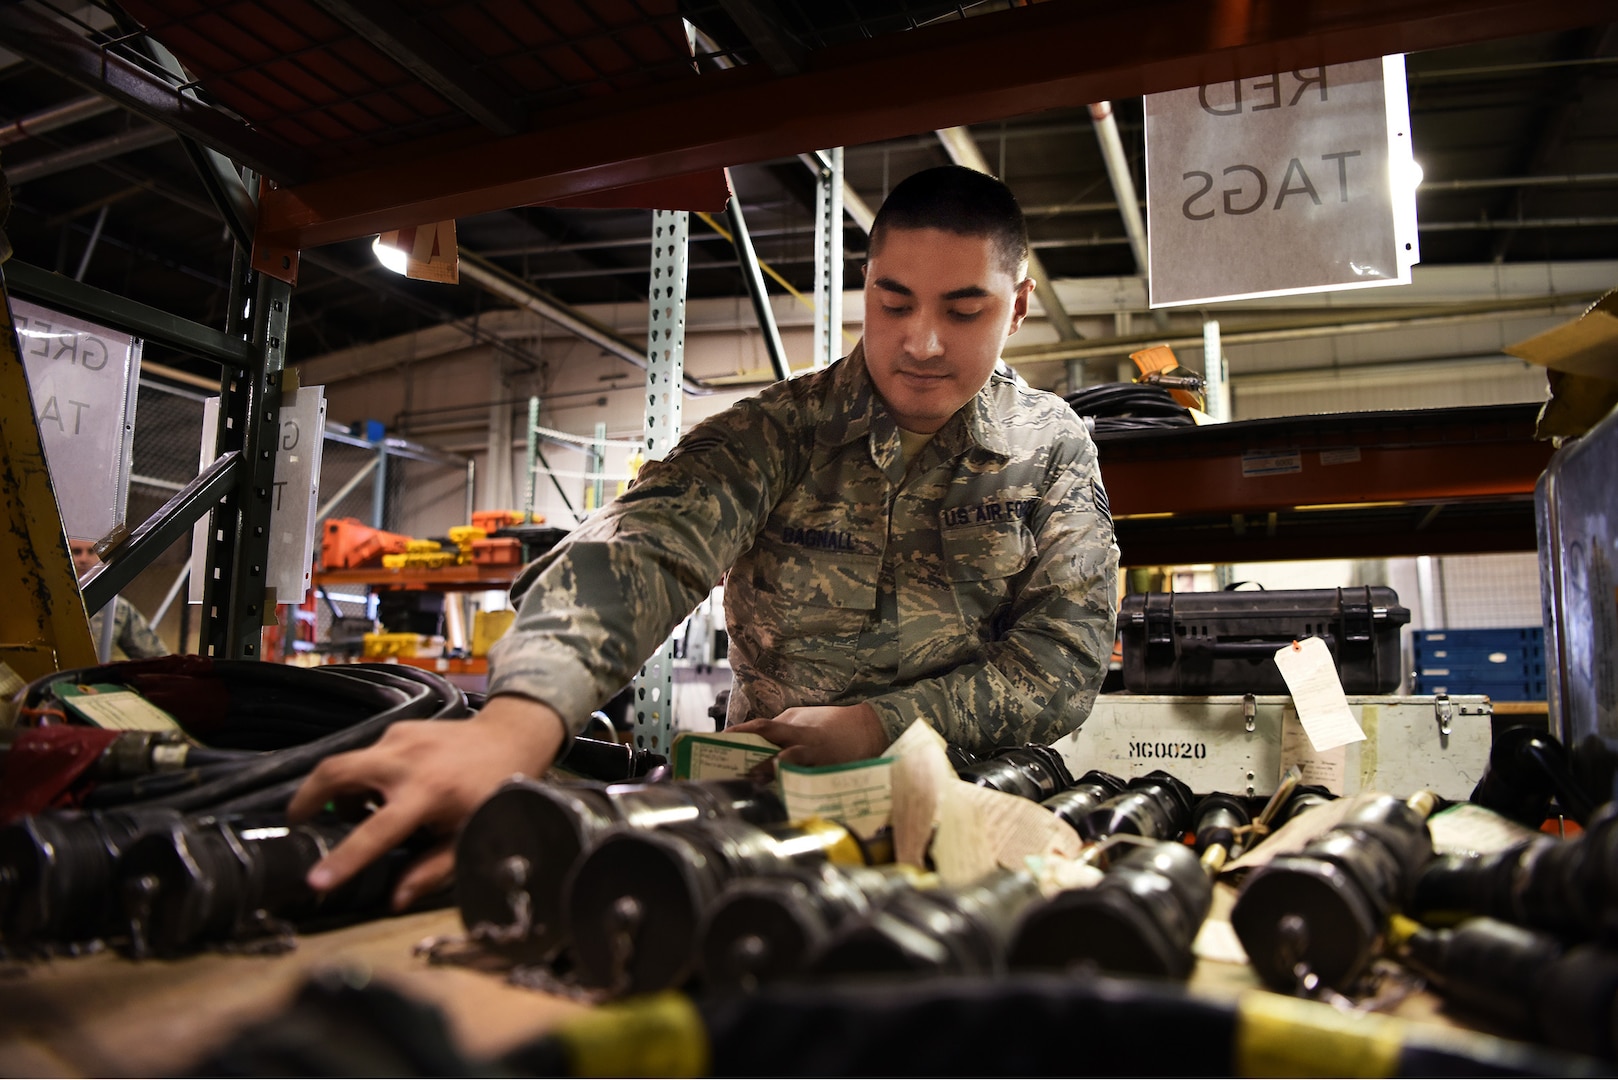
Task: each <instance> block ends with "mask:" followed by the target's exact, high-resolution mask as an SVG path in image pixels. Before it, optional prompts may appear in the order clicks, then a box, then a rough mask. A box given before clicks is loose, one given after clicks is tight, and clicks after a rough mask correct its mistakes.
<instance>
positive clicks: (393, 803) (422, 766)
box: [287, 695, 566, 908]
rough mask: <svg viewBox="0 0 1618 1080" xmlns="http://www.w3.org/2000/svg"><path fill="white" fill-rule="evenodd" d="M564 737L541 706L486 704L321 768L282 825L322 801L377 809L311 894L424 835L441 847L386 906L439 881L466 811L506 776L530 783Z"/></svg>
mask: <svg viewBox="0 0 1618 1080" xmlns="http://www.w3.org/2000/svg"><path fill="white" fill-rule="evenodd" d="M565 734H566V728H565V726H564V725H563V723H562V718H561V717H560V716H558V715H557V714H556V713H555V711H553V710H552V709H551V708H550V707H549V706H546V705H542V704H540V703H539V702H537V701H532V700H530V699H528V698H523V697H515V696H509V695H508V696H501V697H496V698H491V699H490V701H489V703H488V704H487V705H486V706H484V708H483V711H482V712H480V713H478V714H477V715H476V716H473V717H471V718H470V719H468V720H464V721H460V722H457V723H448V722H445V721H442V720H405V721H401V722H399V723H397V724H394V725H393V726H392V727H390V728H388V730H387V731H386V732H385V733H384V734H383V736H382V738H380V739H378V740H377V742H376V745H374V746H370V747H367V748H366V749H364V750H355V751H352V752H350V753H347V754H338V755H336V756H335V757H330V758H327V759H326V760H325V761H323V762H321V763H320V764H319V765H318V766H317V767H316V768H315V770H314V772H312V773H310V774H309V779H307V780H305V781H304V783H303V786H302V787H300V788H299V789H298V792H297V794H296V795H294V796H293V797H292V802H291V804H290V805H289V806H288V807H287V817H288V818H290V819H291V820H293V821H303V820H306V819H307V818H309V817H312V816H313V815H314V814H315V813H316V812H318V811H319V810H320V808H321V807H323V806H325V805H326V803H328V802H330V801H331V800H332V798H334V797H336V796H340V795H355V794H374V795H378V796H380V797H381V802H382V806H381V807H380V808H378V809H377V810H376V811H375V812H374V813H372V814H371V815H370V816H369V817H367V818H366V819H365V820H364V821H362V822H360V824H359V825H357V826H355V828H354V831H353V832H351V833H349V835H348V837H347V838H346V839H345V840H344V841H343V842H342V843H341V844H339V845H337V847H336V848H334V849H333V850H332V852H331V854H329V855H327V856H326V857H325V858H324V859H322V860H321V861H320V862H318V863H317V864H315V866H314V868H313V869H311V870H310V871H309V886H310V888H312V889H314V890H316V891H317V892H326V891H327V890H329V889H333V888H335V887H337V886H338V885H341V884H342V883H343V882H345V881H347V880H348V879H349V878H351V877H353V876H354V874H355V873H357V872H358V871H359V870H360V869H361V868H362V867H364V866H365V865H367V864H368V863H370V862H371V861H373V860H374V859H377V858H378V857H380V856H381V855H382V854H383V853H384V852H386V851H388V850H390V849H392V848H394V847H397V846H398V845H399V844H400V843H401V842H403V841H404V839H405V838H406V837H408V836H409V835H410V834H411V833H413V832H415V831H416V830H417V829H418V828H421V827H422V826H426V827H427V828H430V829H432V830H433V831H435V832H438V833H441V834H443V835H444V836H445V837H446V839H445V840H444V842H443V843H442V844H440V845H438V846H437V847H435V848H434V849H433V850H432V851H431V852H430V853H429V854H427V855H425V856H423V857H422V858H421V859H420V860H418V861H417V863H416V864H415V865H414V866H413V867H411V868H410V870H409V871H408V872H407V873H406V874H405V876H404V877H403V878H402V879H400V881H399V885H398V888H397V889H395V890H394V894H393V906H394V907H395V908H404V907H407V906H408V905H409V904H410V903H411V901H413V900H415V899H416V898H417V897H418V896H421V895H422V894H424V893H427V892H431V891H432V890H433V889H435V888H437V887H439V886H440V885H442V884H443V883H444V882H446V881H448V880H449V876H450V873H451V872H452V871H453V870H454V868H455V850H454V846H453V844H454V835H455V830H456V829H458V828H459V827H460V826H461V823H462V822H464V821H465V820H466V819H467V817H469V816H470V815H471V813H472V811H473V810H475V809H477V808H478V806H480V805H481V804H482V803H483V801H484V800H485V799H487V798H488V797H489V796H490V795H492V794H494V791H495V789H496V788H498V787H499V786H500V785H501V784H502V783H504V782H505V781H506V780H507V779H509V778H510V777H511V776H512V775H514V774H516V773H523V774H525V775H528V776H539V775H541V774H542V773H544V771H545V770H546V769H548V768H550V765H551V762H552V761H553V760H555V758H556V753H557V751H558V750H559V749H560V748H561V746H562V741H563V739H564V737H565Z"/></svg>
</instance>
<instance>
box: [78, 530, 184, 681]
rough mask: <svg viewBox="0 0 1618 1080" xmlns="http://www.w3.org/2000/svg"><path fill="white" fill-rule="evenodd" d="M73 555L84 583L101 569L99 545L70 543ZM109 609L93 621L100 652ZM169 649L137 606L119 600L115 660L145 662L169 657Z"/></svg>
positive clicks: (92, 631) (115, 607)
mask: <svg viewBox="0 0 1618 1080" xmlns="http://www.w3.org/2000/svg"><path fill="white" fill-rule="evenodd" d="M68 547H69V548H71V549H72V551H73V572H74V573H76V574H78V575H79V579H80V580H81V581H82V580H83V579H84V575H85V574H88V573H89V572H90V571H91V570H94V569H95V568H96V567H98V566H100V565H101V556H99V555H97V554H96V551H95V544H93V543H92V542H90V541H89V540H69V541H68ZM106 616H107V612H106V609H105V608H103V609H102V610H100V611H98V612H96V613H95V614H93V615H92V616H91V617H90V640H91V641H93V642H95V643H96V646H97V647H98V648H99V647H100V644H101V634H102V627H103V625H104V622H105V620H106ZM168 654H169V647H168V646H167V645H165V644H163V639H162V638H160V637H158V636H157V631H155V630H153V629H152V625H151V623H148V622H147V621H146V616H144V615H142V614H141V613H140V612H139V611H136V610H135V605H134V604H131V603H130V602H129V601H128V600H125V599H124V598H123V597H121V596H119V597H116V598H114V600H113V602H112V656H111V657H109V658H108V659H111V660H144V659H146V658H147V657H149V656H167V655H168Z"/></svg>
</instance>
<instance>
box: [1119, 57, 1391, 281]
mask: <svg viewBox="0 0 1618 1080" xmlns="http://www.w3.org/2000/svg"><path fill="white" fill-rule="evenodd" d="M1414 169H1415V159H1414V154H1413V151H1412V149H1411V141H1410V105H1409V97H1408V95H1407V93H1406V89H1405V65H1404V57H1403V56H1387V57H1383V58H1382V59H1380V60H1362V61H1358V62H1355V63H1351V64H1332V65H1328V66H1324V67H1314V68H1302V69H1299V70H1295V71H1280V72H1275V73H1272V74H1268V75H1261V76H1257V77H1253V78H1246V79H1236V80H1233V81H1230V82H1226V83H1218V84H1212V85H1206V86H1197V87H1191V88H1189V89H1186V90H1172V91H1169V92H1167V93H1162V94H1149V95H1147V97H1146V189H1147V194H1146V216H1147V232H1148V247H1149V251H1150V258H1151V265H1150V273H1149V286H1150V294H1151V306H1152V307H1154V308H1157V307H1172V306H1175V305H1180V304H1194V303H1206V302H1209V301H1215V300H1239V299H1247V298H1251V297H1258V296H1282V295H1288V294H1294V293H1308V292H1326V291H1331V290H1337V289H1359V288H1367V287H1371V286H1379V285H1403V284H1408V283H1409V282H1410V267H1411V266H1412V265H1413V264H1414V263H1416V262H1417V261H1419V258H1420V252H1419V249H1418V247H1417V242H1416V192H1415V183H1414V179H1415V171H1414Z"/></svg>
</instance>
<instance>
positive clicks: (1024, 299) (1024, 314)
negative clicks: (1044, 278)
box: [1006, 277, 1034, 335]
mask: <svg viewBox="0 0 1618 1080" xmlns="http://www.w3.org/2000/svg"><path fill="white" fill-rule="evenodd" d="M1033 295H1034V279H1033V278H1031V277H1030V278H1023V279H1022V280H1021V281H1020V282H1018V283H1017V290H1016V292H1014V293H1013V294H1012V300H1011V328H1010V329H1009V330H1007V331H1006V333H1007V334H1008V335H1010V334H1015V333H1016V332H1017V328H1018V327H1020V326H1021V325H1022V321H1023V320H1024V319H1026V318H1028V298H1029V297H1030V296H1033Z"/></svg>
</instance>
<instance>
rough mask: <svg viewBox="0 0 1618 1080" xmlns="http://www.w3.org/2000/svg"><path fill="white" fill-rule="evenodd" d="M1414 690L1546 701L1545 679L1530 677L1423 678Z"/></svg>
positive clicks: (1420, 678)
mask: <svg viewBox="0 0 1618 1080" xmlns="http://www.w3.org/2000/svg"><path fill="white" fill-rule="evenodd" d="M1411 689H1412V692H1413V693H1417V694H1487V695H1488V696H1489V698H1490V699H1491V700H1493V701H1544V700H1545V680H1544V679H1530V680H1525V681H1522V682H1489V681H1487V680H1481V679H1480V680H1475V681H1474V680H1465V679H1451V678H1423V677H1421V676H1419V675H1418V676H1417V677H1416V678H1415V679H1414V680H1413V681H1412V688H1411Z"/></svg>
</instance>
